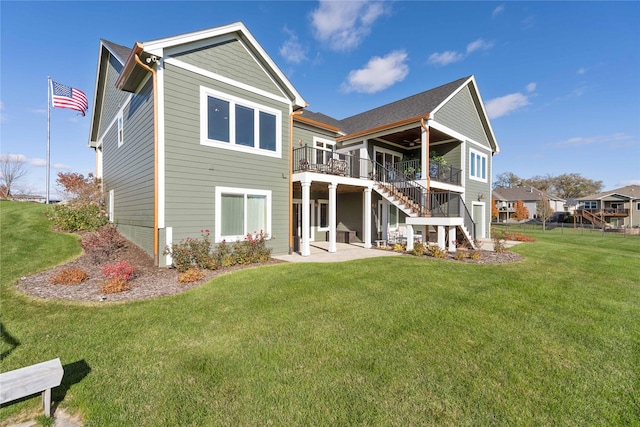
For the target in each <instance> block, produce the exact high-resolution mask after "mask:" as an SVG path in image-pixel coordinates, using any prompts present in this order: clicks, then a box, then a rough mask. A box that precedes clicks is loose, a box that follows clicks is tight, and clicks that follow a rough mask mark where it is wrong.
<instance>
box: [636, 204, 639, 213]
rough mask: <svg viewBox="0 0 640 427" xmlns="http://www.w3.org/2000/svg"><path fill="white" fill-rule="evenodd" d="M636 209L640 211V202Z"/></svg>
mask: <svg viewBox="0 0 640 427" xmlns="http://www.w3.org/2000/svg"><path fill="white" fill-rule="evenodd" d="M636 210H637V211H640V202H636Z"/></svg>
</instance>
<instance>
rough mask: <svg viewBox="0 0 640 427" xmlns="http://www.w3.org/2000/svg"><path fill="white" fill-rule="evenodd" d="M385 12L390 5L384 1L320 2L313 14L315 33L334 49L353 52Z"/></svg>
mask: <svg viewBox="0 0 640 427" xmlns="http://www.w3.org/2000/svg"><path fill="white" fill-rule="evenodd" d="M384 13H386V6H385V5H384V4H383V3H381V2H369V1H346V2H342V1H330V0H320V6H318V8H317V9H315V10H314V11H313V12H311V25H312V27H313V34H314V36H315V38H316V39H318V40H320V41H321V42H323V43H326V44H327V45H328V46H329V48H330V49H333V50H337V51H349V50H352V49H354V48H356V47H357V46H358V45H360V43H362V41H363V40H364V38H365V37H367V36H368V35H369V33H370V32H371V27H372V26H373V24H374V23H375V21H376V20H377V19H378V18H379V17H380V16H382V15H383V14H384Z"/></svg>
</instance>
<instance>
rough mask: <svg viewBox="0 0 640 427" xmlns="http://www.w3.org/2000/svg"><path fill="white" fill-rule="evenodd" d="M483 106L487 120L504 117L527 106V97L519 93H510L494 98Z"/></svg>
mask: <svg viewBox="0 0 640 427" xmlns="http://www.w3.org/2000/svg"><path fill="white" fill-rule="evenodd" d="M485 105H486V109H487V114H488V115H489V118H491V119H495V118H498V117H502V116H506V115H507V114H509V113H511V112H512V111H515V110H518V109H520V108H522V107H525V106H527V105H529V97H527V96H526V95H523V94H521V93H511V94H509V95H505V96H501V97H499V98H494V99H492V100H490V101H488V102H487V103H486V104H485Z"/></svg>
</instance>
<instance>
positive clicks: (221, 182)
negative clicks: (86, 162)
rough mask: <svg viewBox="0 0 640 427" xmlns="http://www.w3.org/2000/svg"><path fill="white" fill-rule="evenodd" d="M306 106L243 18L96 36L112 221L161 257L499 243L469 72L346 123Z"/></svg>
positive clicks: (98, 142) (161, 260)
mask: <svg viewBox="0 0 640 427" xmlns="http://www.w3.org/2000/svg"><path fill="white" fill-rule="evenodd" d="M306 107H307V103H306V101H305V100H304V99H303V98H302V96H301V95H300V94H299V93H298V92H297V90H296V89H295V88H294V87H293V85H292V84H291V82H289V80H288V79H287V78H286V77H285V76H284V74H283V73H282V71H281V70H280V69H279V68H278V66H277V65H276V64H275V63H274V62H273V60H272V59H271V58H270V57H269V56H268V55H267V53H266V52H265V51H264V49H263V48H262V47H261V46H260V44H259V43H258V41H257V40H256V39H255V38H254V37H253V36H252V35H251V33H250V32H249V31H248V30H247V28H246V27H245V26H244V25H243V24H242V23H234V24H230V25H226V26H222V27H216V28H212V29H208V30H203V31H198V32H193V33H188V34H183V35H178V36H174V37H168V38H164V39H160V40H153V41H150V42H145V43H135V44H134V46H133V47H132V48H127V47H124V46H121V45H118V44H115V43H112V42H109V41H106V40H101V41H100V51H99V59H98V68H97V76H96V89H95V96H94V108H93V115H92V122H91V130H90V138H89V146H90V147H91V148H93V149H95V151H96V175H97V176H98V177H101V178H102V180H103V189H104V191H105V196H106V200H107V208H108V213H109V218H110V220H111V221H113V222H114V223H115V224H117V226H118V229H119V230H120V232H121V233H122V234H123V235H124V236H126V237H127V238H128V239H130V240H131V241H133V242H134V243H136V244H137V245H139V246H140V247H141V248H143V249H144V250H145V251H147V252H148V253H149V254H150V255H153V256H154V258H155V261H156V264H157V265H160V266H167V265H170V264H171V258H170V255H164V254H163V253H164V249H165V247H167V245H170V244H171V243H172V242H178V241H179V240H181V239H183V238H187V237H199V236H200V235H201V233H204V232H207V231H208V232H210V234H211V237H212V239H213V240H215V241H216V242H221V241H223V240H226V241H234V240H238V239H243V238H245V237H246V236H247V234H255V233H259V232H261V231H262V232H263V233H265V234H266V235H267V236H268V238H269V245H270V247H271V248H272V249H273V253H274V254H286V253H289V252H291V251H296V252H299V253H300V254H301V255H303V256H308V255H309V254H310V250H309V247H310V244H311V242H313V241H319V240H322V241H327V242H329V252H335V251H336V250H337V245H336V243H338V242H346V243H353V242H360V243H361V244H363V245H364V247H366V248H370V247H372V246H374V245H375V244H380V243H383V242H384V243H394V242H402V243H406V244H407V246H408V248H409V249H411V247H412V246H413V244H414V242H416V241H421V240H425V241H426V240H430V241H433V242H437V244H438V245H439V246H440V247H441V248H443V249H448V250H455V245H456V243H458V242H462V241H468V242H470V243H471V244H473V242H474V240H475V239H476V238H483V237H488V236H489V232H490V230H489V227H490V219H491V214H490V212H491V206H490V201H491V179H490V177H491V172H492V171H491V168H492V157H493V154H495V153H497V152H498V151H499V148H498V144H497V142H496V139H495V136H494V134H493V131H492V129H491V125H490V123H489V120H488V117H487V114H486V112H485V109H484V106H483V103H482V99H481V97H480V94H479V91H478V88H477V84H476V81H475V78H474V77H473V76H469V77H465V78H462V79H459V80H456V81H453V82H451V83H447V84H445V85H442V86H439V87H437V88H435V89H431V90H428V91H426V92H422V93H419V94H416V95H413V96H410V97H408V98H405V99H402V100H399V101H396V102H394V103H391V104H388V105H384V106H381V107H378V108H373V109H371V110H369V111H366V112H363V113H361V114H358V115H355V116H353V117H348V118H346V119H342V120H338V119H335V118H332V117H330V116H328V115H325V114H322V113H317V112H312V111H309V110H306Z"/></svg>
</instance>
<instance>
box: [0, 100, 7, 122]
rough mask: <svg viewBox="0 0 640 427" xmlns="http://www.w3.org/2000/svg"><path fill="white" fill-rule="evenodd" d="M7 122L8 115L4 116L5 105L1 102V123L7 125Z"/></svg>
mask: <svg viewBox="0 0 640 427" xmlns="http://www.w3.org/2000/svg"><path fill="white" fill-rule="evenodd" d="M6 121H7V115H6V114H4V103H3V102H2V101H0V123H5V122H6Z"/></svg>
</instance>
